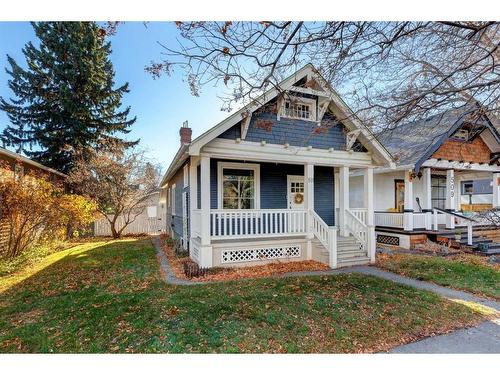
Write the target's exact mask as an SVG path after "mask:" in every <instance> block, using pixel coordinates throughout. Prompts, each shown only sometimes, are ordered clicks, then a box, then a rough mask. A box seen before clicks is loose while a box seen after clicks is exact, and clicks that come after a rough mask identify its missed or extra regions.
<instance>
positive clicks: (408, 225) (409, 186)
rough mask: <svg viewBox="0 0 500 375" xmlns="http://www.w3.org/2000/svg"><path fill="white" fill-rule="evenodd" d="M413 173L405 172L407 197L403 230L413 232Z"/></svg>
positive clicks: (405, 197) (405, 199) (405, 198)
mask: <svg viewBox="0 0 500 375" xmlns="http://www.w3.org/2000/svg"><path fill="white" fill-rule="evenodd" d="M411 174H412V171H410V170H409V171H405V196H404V207H405V208H404V213H403V229H404V230H413V178H412V176H411Z"/></svg>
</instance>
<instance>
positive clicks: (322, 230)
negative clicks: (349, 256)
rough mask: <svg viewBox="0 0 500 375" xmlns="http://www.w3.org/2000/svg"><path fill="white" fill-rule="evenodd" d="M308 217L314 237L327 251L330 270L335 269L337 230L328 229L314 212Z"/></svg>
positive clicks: (333, 228)
mask: <svg viewBox="0 0 500 375" xmlns="http://www.w3.org/2000/svg"><path fill="white" fill-rule="evenodd" d="M310 217H311V224H312V228H313V233H314V235H315V236H316V238H318V240H319V241H320V242H321V244H322V245H323V246H324V247H325V249H327V250H328V255H329V257H328V258H329V260H328V263H329V266H330V268H337V228H335V227H329V226H328V225H327V224H326V223H325V222H324V221H323V219H322V218H321V217H319V215H318V214H317V213H316V212H315V211H314V210H311V215H310Z"/></svg>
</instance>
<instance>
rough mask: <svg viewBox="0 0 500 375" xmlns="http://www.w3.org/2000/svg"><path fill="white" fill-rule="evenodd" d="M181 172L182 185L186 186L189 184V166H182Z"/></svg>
mask: <svg viewBox="0 0 500 375" xmlns="http://www.w3.org/2000/svg"><path fill="white" fill-rule="evenodd" d="M183 173H184V187H188V186H189V168H188V165H187V164H186V165H185V166H184V170H183Z"/></svg>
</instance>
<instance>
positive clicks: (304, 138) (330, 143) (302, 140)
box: [219, 112, 346, 150]
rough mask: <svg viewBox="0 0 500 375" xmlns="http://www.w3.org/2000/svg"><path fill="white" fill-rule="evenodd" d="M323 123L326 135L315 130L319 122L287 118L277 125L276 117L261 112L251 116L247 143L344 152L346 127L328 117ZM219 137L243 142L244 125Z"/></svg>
mask: <svg viewBox="0 0 500 375" xmlns="http://www.w3.org/2000/svg"><path fill="white" fill-rule="evenodd" d="M264 121H265V122H266V124H272V126H270V128H271V129H270V130H269V129H264V128H263V127H262V126H259V124H262V123H263V122H264ZM323 123H328V125H327V126H326V127H323V128H322V129H324V132H322V133H316V132H315V129H318V127H317V123H316V122H311V121H302V120H295V119H288V118H284V117H281V118H280V120H279V121H278V120H277V116H276V114H275V113H272V112H259V113H256V114H254V115H253V116H252V120H251V121H250V126H249V128H248V133H247V136H246V139H245V140H247V141H251V142H261V141H266V142H267V143H270V144H279V145H282V144H285V143H289V144H290V145H292V146H300V147H305V146H312V147H314V148H319V149H326V150H327V149H329V148H331V147H333V148H334V149H336V150H344V149H345V145H346V142H345V139H346V137H345V132H344V126H343V125H342V124H340V123H339V122H338V121H336V120H335V119H334V118H333V117H332V116H331V115H329V114H326V115H325V117H324V118H323ZM219 137H220V138H225V139H236V138H240V137H241V125H240V124H237V125H235V126H233V127H232V128H230V129H228V130H227V131H225V132H224V133H222V134H221V135H220V136H219Z"/></svg>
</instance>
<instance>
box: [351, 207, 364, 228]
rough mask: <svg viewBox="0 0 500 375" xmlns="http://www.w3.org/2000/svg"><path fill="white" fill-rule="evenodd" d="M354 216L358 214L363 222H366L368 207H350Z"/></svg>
mask: <svg viewBox="0 0 500 375" xmlns="http://www.w3.org/2000/svg"><path fill="white" fill-rule="evenodd" d="M349 210H350V211H351V212H352V214H353V215H354V216H356V217H357V218H358V219H359V220H360V221H361V222H362V223H364V224H366V213H367V212H368V210H367V209H366V208H350V209H349Z"/></svg>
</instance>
